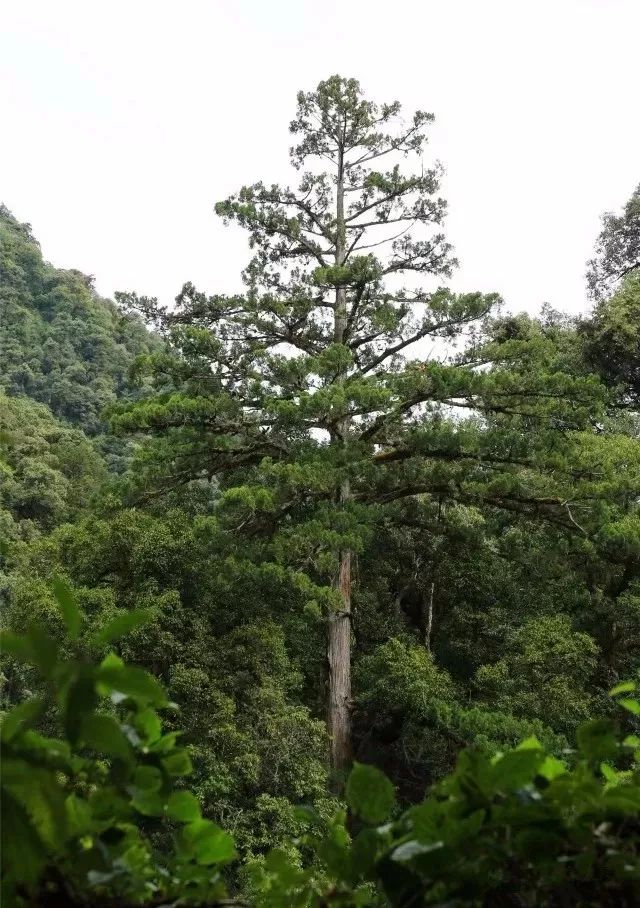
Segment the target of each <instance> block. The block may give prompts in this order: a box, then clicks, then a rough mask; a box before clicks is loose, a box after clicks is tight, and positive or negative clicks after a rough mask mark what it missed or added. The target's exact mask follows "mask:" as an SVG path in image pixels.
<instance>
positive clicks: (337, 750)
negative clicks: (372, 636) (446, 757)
mask: <svg viewBox="0 0 640 908" xmlns="http://www.w3.org/2000/svg"><path fill="white" fill-rule="evenodd" d="M348 497H349V487H348V484H347V483H345V484H344V485H343V487H342V489H341V490H340V498H341V500H342V501H346V500H347V499H348ZM336 588H337V590H338V592H339V594H340V602H339V605H338V607H337V608H336V610H335V611H334V612H332V613H331V614H330V615H329V641H328V649H327V657H328V661H329V709H328V717H327V718H328V725H329V737H330V741H331V768H332V770H333V771H334V773H335V774H336V776H337V778H338V781H339V779H340V776H341V775H342V773H344V771H345V770H347V769H348V768H349V766H350V764H351V552H349V551H344V552H341V553H340V566H339V569H338V578H337V583H336Z"/></svg>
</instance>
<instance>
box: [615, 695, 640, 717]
mask: <svg viewBox="0 0 640 908" xmlns="http://www.w3.org/2000/svg"><path fill="white" fill-rule="evenodd" d="M618 704H619V706H622V708H623V709H626V710H627V712H630V713H633V715H634V716H640V700H634V699H631V697H621V698H620V699H619V700H618Z"/></svg>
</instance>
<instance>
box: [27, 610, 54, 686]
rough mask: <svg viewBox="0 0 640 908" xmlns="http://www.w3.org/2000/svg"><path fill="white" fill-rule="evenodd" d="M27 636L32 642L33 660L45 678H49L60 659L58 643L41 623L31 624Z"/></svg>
mask: <svg viewBox="0 0 640 908" xmlns="http://www.w3.org/2000/svg"><path fill="white" fill-rule="evenodd" d="M27 638H28V640H29V643H30V644H31V652H32V654H33V661H34V662H35V664H36V665H37V666H38V668H39V669H40V671H41V672H42V674H43V675H44V677H45V678H49V677H50V675H51V673H52V672H53V669H54V668H55V666H56V663H57V661H58V644H57V643H56V641H55V640H54V638H53V637H51V636H50V635H49V634H48V633H47V632H46V631H45V630H44V628H42V627H40V625H39V624H35V623H34V624H30V625H29V628H28V629H27Z"/></svg>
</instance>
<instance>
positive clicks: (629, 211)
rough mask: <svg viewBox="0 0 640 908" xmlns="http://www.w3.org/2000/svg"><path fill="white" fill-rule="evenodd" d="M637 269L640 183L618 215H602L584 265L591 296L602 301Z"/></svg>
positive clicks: (638, 257) (639, 257)
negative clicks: (592, 248) (593, 246)
mask: <svg viewBox="0 0 640 908" xmlns="http://www.w3.org/2000/svg"><path fill="white" fill-rule="evenodd" d="M639 269H640V183H639V184H638V185H637V186H636V188H635V190H634V191H633V192H632V193H631V197H630V198H629V200H628V201H627V203H626V205H625V206H624V210H623V211H622V213H621V214H614V213H613V212H611V211H608V212H607V213H606V214H604V215H603V216H602V230H601V231H600V234H599V236H598V239H597V241H596V248H595V251H594V255H593V258H592V259H590V260H589V262H588V263H587V285H588V287H589V292H590V295H591V297H592V298H593V299H594V300H596V301H597V302H601V301H602V300H603V299H605V298H606V297H608V296H610V295H611V293H612V292H613V291H614V290H615V289H616V287H617V286H619V284H620V281H621V280H623V278H625V277H626V276H627V275H629V274H631V273H632V272H634V271H636V272H637V271H638V270H639Z"/></svg>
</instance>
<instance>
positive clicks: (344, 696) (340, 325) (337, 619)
mask: <svg viewBox="0 0 640 908" xmlns="http://www.w3.org/2000/svg"><path fill="white" fill-rule="evenodd" d="M336 190H337V191H336V254H335V264H336V265H337V266H340V265H342V264H343V262H344V259H345V249H346V230H345V221H344V157H343V153H342V151H341V152H340V155H339V159H338V180H337V187H336ZM346 327H347V294H346V290H345V288H344V287H338V288H337V289H336V301H335V310H334V340H335V342H336V343H338V344H341V343H344V341H345V331H346ZM337 380H338V381H340V380H342V376H339V377H338V379H337ZM348 437H349V420H348V419H344V420H341V422H340V424H339V425H338V426H336V431H335V432H334V433H332V442H333V443H337V444H342V445H344V444H346V443H347V440H348ZM336 491H337V499H338V502H339V503H340V504H346V503H347V502H348V501H349V498H350V488H349V480H348V479H344V480H343V481H342V482H341V484H340V488H339V489H337V490H336ZM335 588H336V590H337V591H338V593H339V596H340V601H339V606H338V608H337V609H336V610H335V611H334V612H332V614H331V615H330V616H329V640H328V649H327V658H328V662H329V706H328V716H327V719H328V726H329V736H330V740H331V746H330V753H331V768H332V770H333V771H334V773H335V774H336V778H337V781H338V782H339V781H340V778H341V776H342V774H343V773H344V771H345V770H347V769H348V767H349V765H350V763H351V752H352V749H351V552H350V551H348V550H343V551H341V552H340V556H339V566H338V574H337V577H336V580H335Z"/></svg>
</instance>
